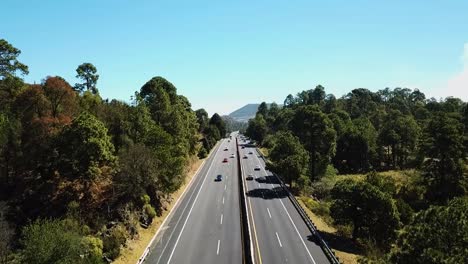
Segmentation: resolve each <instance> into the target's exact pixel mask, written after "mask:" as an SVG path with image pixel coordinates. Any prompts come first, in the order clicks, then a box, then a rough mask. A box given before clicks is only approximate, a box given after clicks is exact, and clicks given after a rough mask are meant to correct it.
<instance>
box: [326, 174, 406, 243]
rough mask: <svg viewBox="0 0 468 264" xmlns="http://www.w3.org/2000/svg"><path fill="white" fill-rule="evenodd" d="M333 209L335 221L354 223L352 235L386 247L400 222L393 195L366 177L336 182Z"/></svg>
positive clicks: (333, 190) (393, 236)
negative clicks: (380, 188)
mask: <svg viewBox="0 0 468 264" xmlns="http://www.w3.org/2000/svg"><path fill="white" fill-rule="evenodd" d="M331 196H332V199H333V202H332V205H331V208H330V212H331V216H332V217H333V219H334V221H335V223H336V224H340V225H347V224H352V225H353V238H355V239H356V238H365V239H368V238H370V239H371V240H372V241H375V243H376V244H377V245H378V246H379V247H380V248H383V249H387V248H389V247H390V245H391V243H392V242H393V240H394V239H395V238H396V230H397V229H398V227H399V225H400V220H399V214H398V211H397V208H396V205H395V202H394V201H393V200H392V198H391V197H390V196H389V195H388V194H386V193H384V192H382V191H380V190H379V189H378V188H377V187H375V186H373V185H371V184H369V183H367V182H363V181H353V180H351V179H345V180H342V181H339V182H337V183H336V185H335V186H334V187H333V189H332V192H331Z"/></svg>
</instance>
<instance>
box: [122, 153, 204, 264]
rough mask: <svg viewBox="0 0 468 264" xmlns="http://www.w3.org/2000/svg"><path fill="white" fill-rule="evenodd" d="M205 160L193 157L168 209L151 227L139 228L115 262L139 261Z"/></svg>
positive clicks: (156, 218)
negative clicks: (135, 235) (134, 237)
mask: <svg viewBox="0 0 468 264" xmlns="http://www.w3.org/2000/svg"><path fill="white" fill-rule="evenodd" d="M202 162H203V160H199V159H193V160H192V162H191V166H190V169H189V171H188V173H187V177H186V179H185V183H184V184H183V185H182V186H181V187H180V188H179V190H178V191H177V192H175V193H173V194H172V195H171V198H172V199H171V202H170V203H168V204H167V210H166V211H164V212H163V214H162V215H161V216H160V217H155V218H154V219H153V222H152V223H151V225H150V226H149V228H147V229H144V228H141V227H140V228H139V230H138V234H139V235H138V238H137V239H134V240H130V241H128V242H127V247H125V248H123V249H122V251H121V253H120V256H119V257H118V258H117V259H116V260H115V261H114V262H113V263H115V264H126V263H137V261H138V259H139V258H140V257H141V255H142V254H143V252H144V251H145V249H146V247H147V246H148V244H149V242H150V241H151V239H152V238H153V236H154V234H155V233H156V231H157V230H158V228H159V226H161V224H162V222H163V221H164V219H165V218H166V216H167V215H168V214H169V213H170V211H171V210H172V208H173V207H174V205H175V203H176V201H177V199H178V198H179V197H180V196H181V195H182V193H183V192H184V190H185V188H186V187H187V185H188V183H189V182H190V180H191V179H192V178H193V177H194V176H195V172H196V171H197V170H198V168H199V167H200V165H201V164H202Z"/></svg>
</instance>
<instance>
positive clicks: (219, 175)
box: [215, 174, 223, 181]
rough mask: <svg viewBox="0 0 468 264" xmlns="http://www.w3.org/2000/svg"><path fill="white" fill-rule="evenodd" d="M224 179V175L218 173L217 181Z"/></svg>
mask: <svg viewBox="0 0 468 264" xmlns="http://www.w3.org/2000/svg"><path fill="white" fill-rule="evenodd" d="M222 180H223V175H221V174H218V175H217V176H216V178H215V181H222Z"/></svg>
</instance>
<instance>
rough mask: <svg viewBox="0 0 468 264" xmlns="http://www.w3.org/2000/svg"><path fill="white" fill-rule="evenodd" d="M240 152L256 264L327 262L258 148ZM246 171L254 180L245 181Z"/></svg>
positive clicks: (319, 263) (245, 149) (320, 263)
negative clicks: (267, 168)
mask: <svg viewBox="0 0 468 264" xmlns="http://www.w3.org/2000/svg"><path fill="white" fill-rule="evenodd" d="M241 143H243V142H241V141H240V143H239V144H241ZM240 153H241V154H240V155H241V166H242V171H243V177H242V178H243V182H244V186H245V187H244V188H245V191H246V193H247V210H248V212H249V219H250V223H251V235H252V238H251V239H252V241H253V245H254V248H253V251H254V256H255V263H256V264H262V263H265V264H271V263H315V264H322V263H330V262H329V261H328V259H327V257H326V255H325V253H324V252H323V251H322V248H321V247H320V245H319V244H318V243H316V242H314V237H313V236H312V233H311V232H310V230H309V229H308V227H307V226H306V224H305V223H304V220H303V219H302V218H301V216H300V215H299V213H298V212H297V210H296V208H295V207H294V205H293V204H292V202H291V201H290V200H289V198H288V197H287V193H286V192H285V190H283V189H282V187H281V185H280V183H279V181H278V179H277V178H276V176H274V175H273V174H272V173H271V172H269V171H266V170H265V163H264V161H263V159H261V158H260V155H259V153H258V152H257V149H256V148H251V147H245V148H244V149H240ZM249 153H251V154H249ZM244 155H245V156H246V157H247V158H244ZM256 166H259V168H258V170H255V167H256ZM249 174H252V176H253V180H246V177H247V176H248V175H249Z"/></svg>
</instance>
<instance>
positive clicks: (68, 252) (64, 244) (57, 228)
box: [19, 220, 102, 264]
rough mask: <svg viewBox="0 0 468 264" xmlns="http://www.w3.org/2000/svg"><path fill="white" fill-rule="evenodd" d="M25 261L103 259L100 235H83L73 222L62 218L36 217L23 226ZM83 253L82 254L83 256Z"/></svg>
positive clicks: (98, 261)
mask: <svg viewBox="0 0 468 264" xmlns="http://www.w3.org/2000/svg"><path fill="white" fill-rule="evenodd" d="M21 246H22V249H21V251H20V254H19V255H20V259H21V262H23V263H38V264H41V263H44V264H50V263H101V262H102V261H101V259H100V253H101V254H102V252H101V251H100V250H102V245H101V242H100V240H99V239H97V238H91V237H82V236H81V235H80V232H79V231H78V230H76V228H75V227H74V225H71V226H70V223H69V222H67V221H60V220H37V221H35V222H33V223H31V224H29V225H28V226H26V227H24V228H23V232H22V238H21ZM80 255H83V256H84V257H83V258H82V257H81V256H80Z"/></svg>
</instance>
